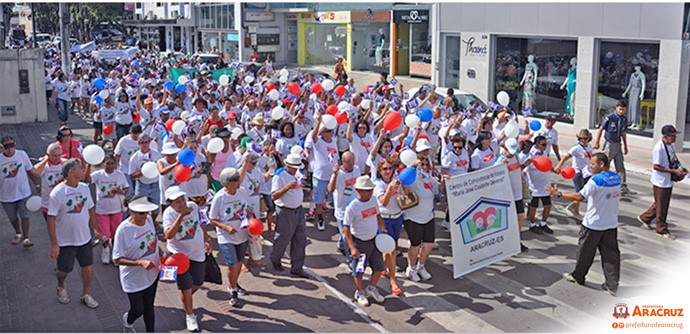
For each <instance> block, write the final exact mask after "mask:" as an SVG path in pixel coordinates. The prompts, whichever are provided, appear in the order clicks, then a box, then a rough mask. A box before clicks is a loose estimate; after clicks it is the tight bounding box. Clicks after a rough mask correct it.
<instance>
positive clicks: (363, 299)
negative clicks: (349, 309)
mask: <svg viewBox="0 0 690 334" xmlns="http://www.w3.org/2000/svg"><path fill="white" fill-rule="evenodd" d="M355 299H356V300H357V303H359V305H362V306H369V298H367V294H366V293H365V292H364V290H357V291H355Z"/></svg>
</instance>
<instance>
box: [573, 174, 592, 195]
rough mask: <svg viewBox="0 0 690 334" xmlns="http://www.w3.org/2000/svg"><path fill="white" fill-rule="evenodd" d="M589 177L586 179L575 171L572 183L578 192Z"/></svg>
mask: <svg viewBox="0 0 690 334" xmlns="http://www.w3.org/2000/svg"><path fill="white" fill-rule="evenodd" d="M589 178H590V177H587V178H586V179H585V178H583V177H582V174H580V173H577V174H575V177H574V178H573V185H574V186H575V191H576V192H580V190H582V188H584V187H585V184H586V183H587V181H589Z"/></svg>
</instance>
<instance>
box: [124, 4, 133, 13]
mask: <svg viewBox="0 0 690 334" xmlns="http://www.w3.org/2000/svg"><path fill="white" fill-rule="evenodd" d="M125 11H126V12H133V11H134V2H125Z"/></svg>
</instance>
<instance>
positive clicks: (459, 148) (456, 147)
mask: <svg viewBox="0 0 690 334" xmlns="http://www.w3.org/2000/svg"><path fill="white" fill-rule="evenodd" d="M453 149H454V150H462V146H453Z"/></svg>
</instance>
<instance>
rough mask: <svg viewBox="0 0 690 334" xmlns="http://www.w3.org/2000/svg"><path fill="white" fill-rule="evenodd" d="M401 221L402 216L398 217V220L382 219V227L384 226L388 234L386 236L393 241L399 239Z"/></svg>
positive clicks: (402, 219)
mask: <svg viewBox="0 0 690 334" xmlns="http://www.w3.org/2000/svg"><path fill="white" fill-rule="evenodd" d="M403 221H404V217H403V215H400V217H398V218H393V219H386V218H384V219H383V225H385V226H386V231H387V232H388V235H390V236H391V237H392V238H393V240H395V241H398V239H399V238H400V231H402V227H403Z"/></svg>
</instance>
